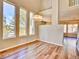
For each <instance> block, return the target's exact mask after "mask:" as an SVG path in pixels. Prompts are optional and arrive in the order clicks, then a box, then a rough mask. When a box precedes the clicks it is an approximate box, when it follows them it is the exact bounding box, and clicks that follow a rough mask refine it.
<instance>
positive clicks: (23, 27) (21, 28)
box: [19, 8, 27, 36]
mask: <svg viewBox="0 0 79 59" xmlns="http://www.w3.org/2000/svg"><path fill="white" fill-rule="evenodd" d="M26 16H27V12H26V10H25V9H23V8H20V24H19V35H20V36H26V35H27V32H26V27H27V26H26V25H27V23H26V22H27V17H26Z"/></svg>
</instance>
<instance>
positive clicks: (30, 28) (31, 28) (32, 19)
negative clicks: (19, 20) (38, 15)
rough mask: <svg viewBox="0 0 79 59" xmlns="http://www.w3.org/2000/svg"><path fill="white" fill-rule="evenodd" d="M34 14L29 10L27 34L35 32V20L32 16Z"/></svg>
mask: <svg viewBox="0 0 79 59" xmlns="http://www.w3.org/2000/svg"><path fill="white" fill-rule="evenodd" d="M33 16H34V14H33V13H32V12H30V27H29V31H30V32H29V34H30V35H34V34H35V20H34V18H33Z"/></svg>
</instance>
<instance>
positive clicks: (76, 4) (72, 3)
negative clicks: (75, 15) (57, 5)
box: [69, 0, 79, 6]
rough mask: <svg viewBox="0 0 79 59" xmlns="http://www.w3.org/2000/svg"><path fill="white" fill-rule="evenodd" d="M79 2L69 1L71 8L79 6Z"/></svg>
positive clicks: (78, 0) (76, 0)
mask: <svg viewBox="0 0 79 59" xmlns="http://www.w3.org/2000/svg"><path fill="white" fill-rule="evenodd" d="M78 5H79V0H69V6H78Z"/></svg>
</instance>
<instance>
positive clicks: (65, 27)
mask: <svg viewBox="0 0 79 59" xmlns="http://www.w3.org/2000/svg"><path fill="white" fill-rule="evenodd" d="M66 29H67V25H66V24H65V25H64V33H66V32H67V31H66Z"/></svg>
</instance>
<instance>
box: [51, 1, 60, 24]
mask: <svg viewBox="0 0 79 59" xmlns="http://www.w3.org/2000/svg"><path fill="white" fill-rule="evenodd" d="M58 20H59V0H53V1H52V24H53V25H56V24H58Z"/></svg>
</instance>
